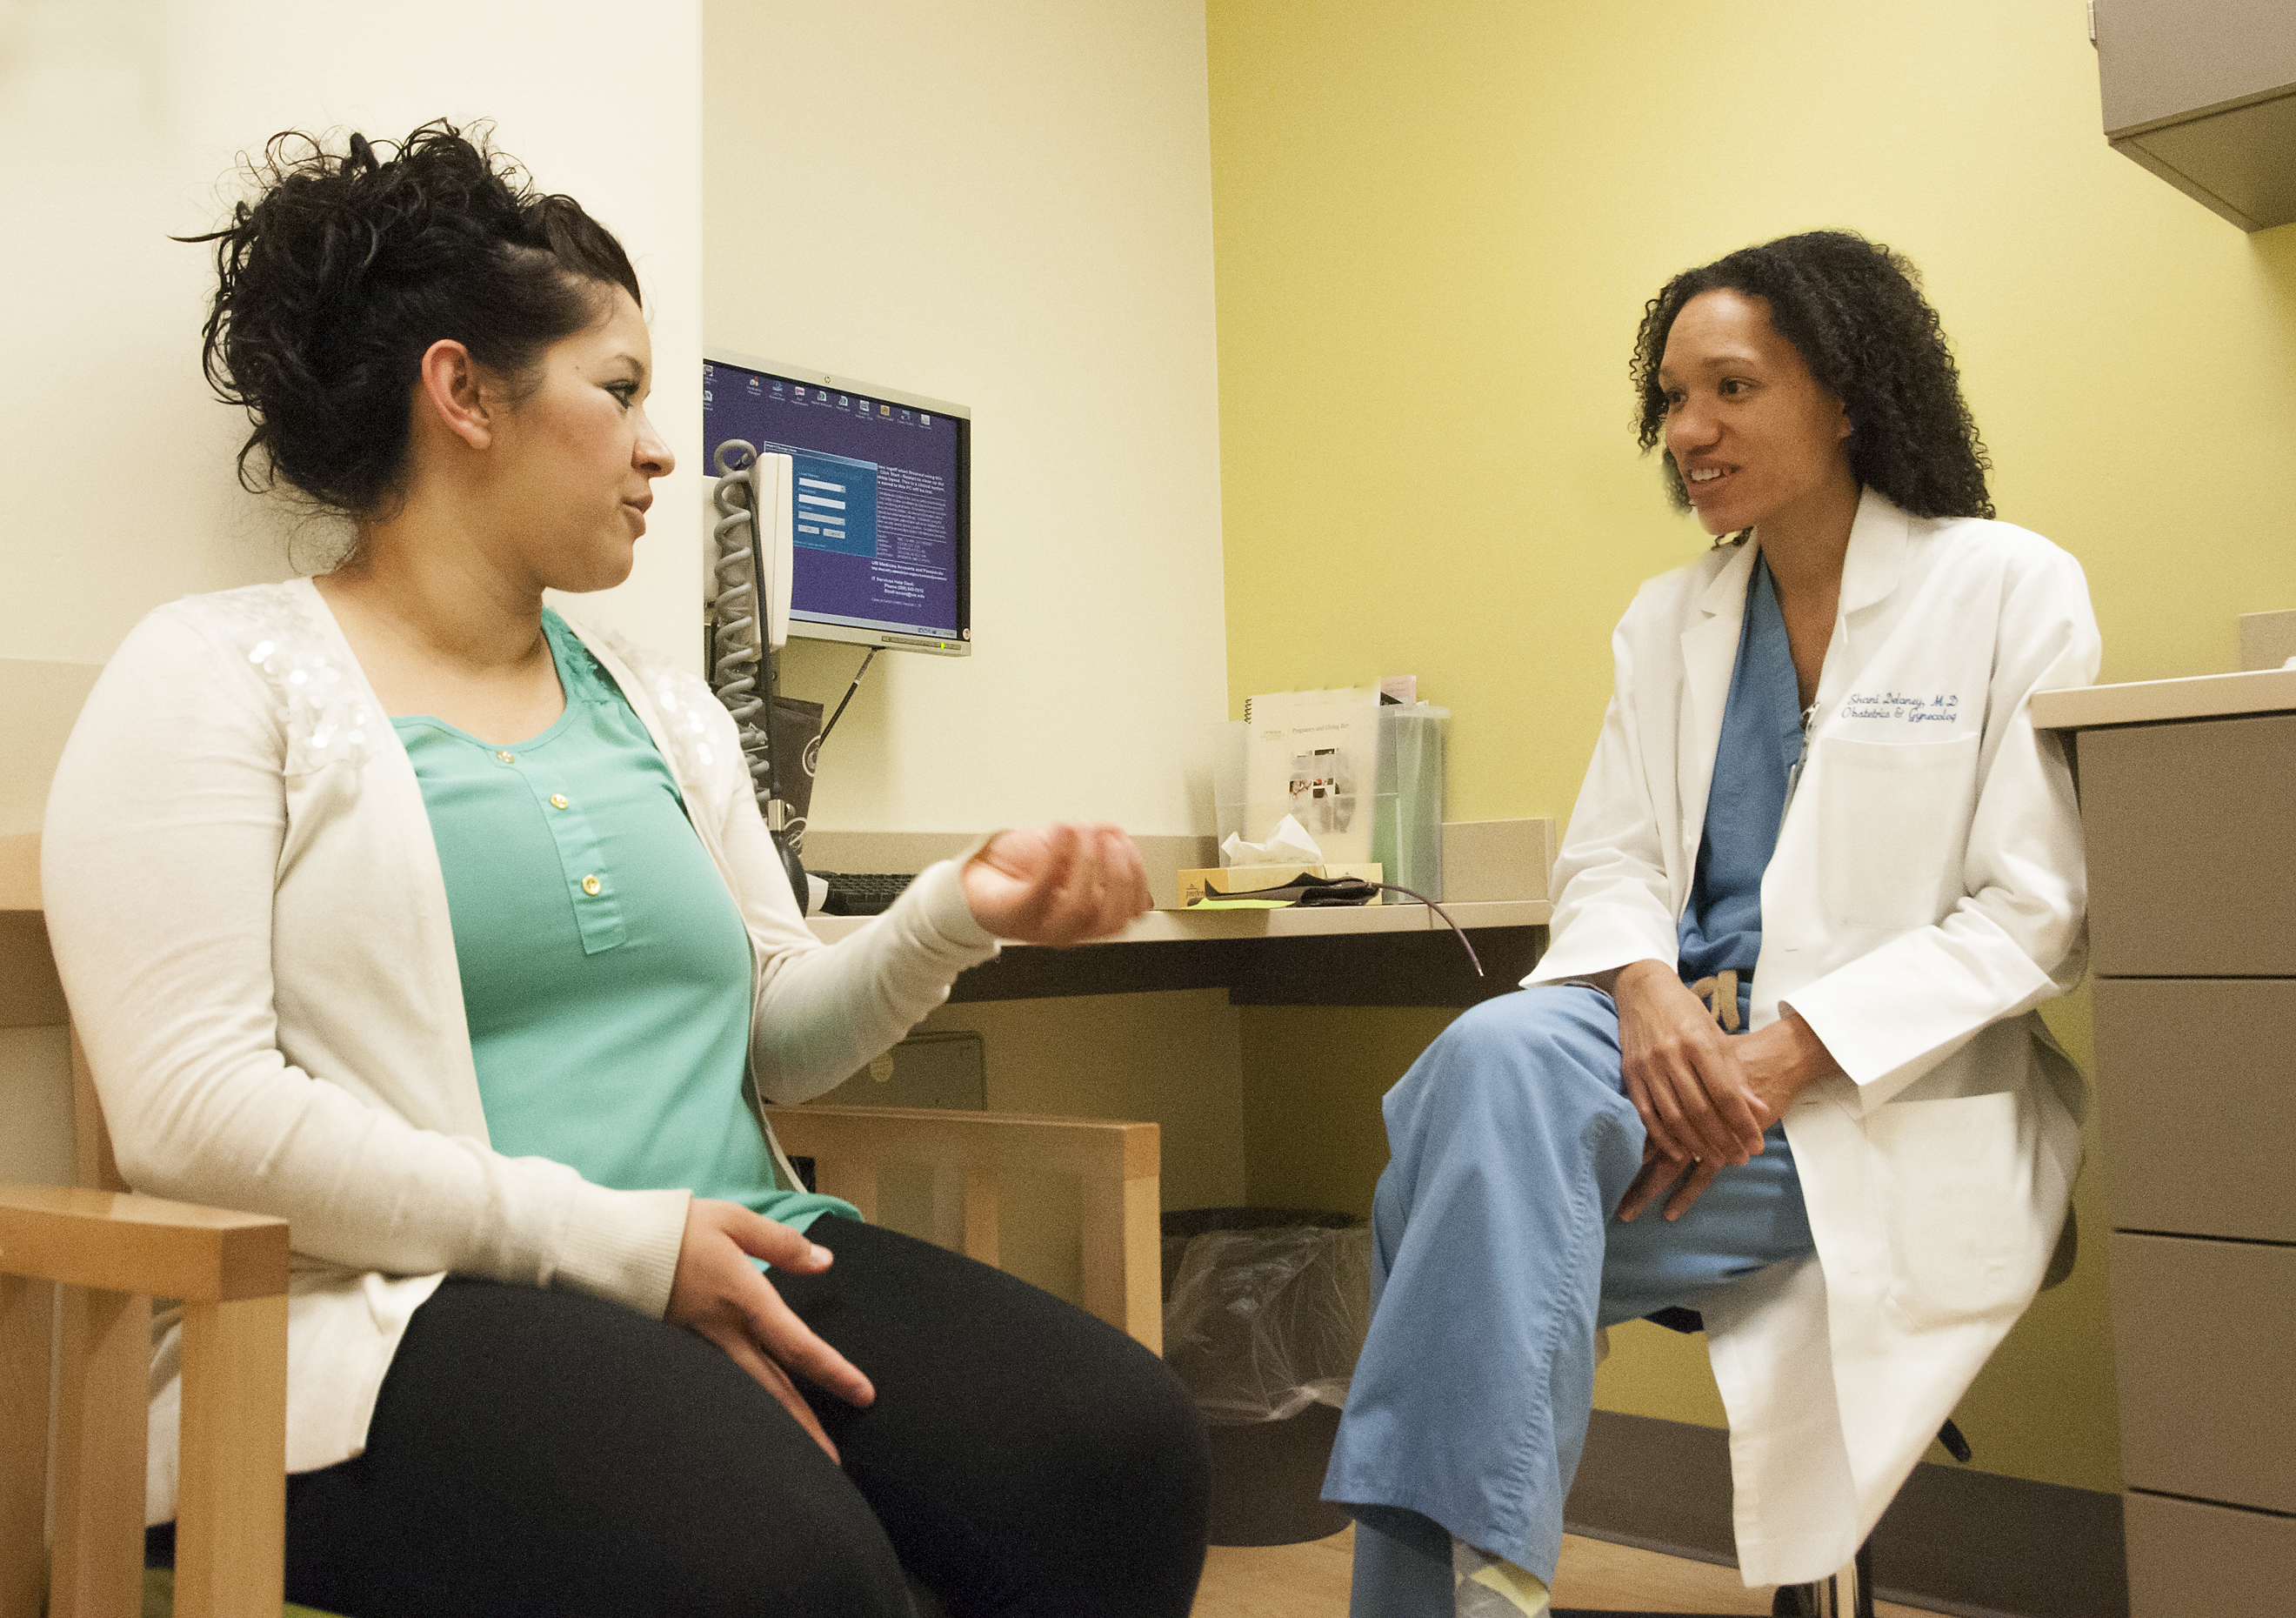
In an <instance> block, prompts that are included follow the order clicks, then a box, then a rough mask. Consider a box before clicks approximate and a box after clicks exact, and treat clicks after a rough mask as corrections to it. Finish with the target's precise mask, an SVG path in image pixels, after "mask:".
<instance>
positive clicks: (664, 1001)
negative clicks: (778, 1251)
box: [391, 612, 859, 1230]
mask: <svg viewBox="0 0 2296 1618" xmlns="http://www.w3.org/2000/svg"><path fill="white" fill-rule="evenodd" d="M543 629H544V632H545V635H546V636H547V637H548V638H549V642H550V650H551V655H552V657H553V659H554V660H555V661H556V663H557V665H558V680H559V684H560V686H562V688H563V690H564V692H565V695H566V711H565V712H564V713H563V714H562V715H560V716H559V719H558V720H557V722H556V723H555V724H553V725H552V726H551V727H550V728H549V729H547V730H545V731H544V732H543V733H542V734H541V735H537V736H534V737H532V738H530V739H529V740H527V741H524V742H518V743H512V744H511V745H509V746H506V747H496V746H494V745H493V744H492V743H486V742H481V741H480V740H479V739H478V738H477V737H476V736H473V735H470V734H469V733H468V732H465V731H461V730H457V729H455V727H453V726H452V725H448V724H447V723H445V722H444V721H442V720H439V719H431V718H430V717H428V716H427V715H411V716H408V717H405V718H395V719H392V720H391V724H392V726H393V727H395V728H396V729H397V731H398V737H399V741H400V742H401V743H403V744H404V745H405V747H406V756H407V757H408V759H410V760H413V762H414V773H415V776H416V777H417V778H418V779H419V780H420V781H421V782H422V801H423V806H424V808H425V809H428V810H429V812H430V832H431V836H432V839H433V840H434V841H435V842H437V844H438V848H439V868H440V870H441V871H442V872H443V873H444V875H445V876H446V879H447V908H448V910H449V911H450V913H451V917H452V921H453V924H454V932H455V959H456V962H457V964H458V965H459V966H460V968H461V972H462V979H463V1008H464V1012H465V1014H466V1015H467V1016H468V1019H469V1022H470V1031H471V1057H472V1059H473V1060H474V1061H475V1062H476V1063H477V1065H478V1073H479V1096H480V1102H481V1103H482V1104H483V1105H484V1107H485V1109H486V1116H487V1131H488V1134H489V1135H490V1136H491V1137H492V1138H493V1145H494V1148H495V1150H496V1151H497V1152H501V1153H503V1154H505V1155H508V1156H512V1157H546V1158H551V1159H553V1160H554V1161H556V1162H562V1163H565V1164H567V1165H569V1166H570V1167H571V1168H573V1169H574V1170H577V1171H578V1173H580V1174H581V1176H582V1177H583V1178H584V1179H587V1180H590V1181H592V1182H593V1183H594V1184H597V1185H601V1186H608V1187H614V1188H616V1189H619V1190H629V1191H636V1190H658V1189H663V1188H668V1187H685V1188H688V1189H691V1190H692V1191H693V1194H694V1195H696V1196H708V1197H720V1198H724V1199H726V1200H727V1201H731V1202H737V1203H742V1204H743V1205H745V1206H747V1207H750V1208H752V1209H755V1210H756V1211H758V1212H759V1213H762V1214H765V1215H767V1217H769V1218H772V1219H776V1220H781V1221H783V1223H785V1224H789V1225H793V1226H795V1227H796V1228H798V1229H800V1230H802V1229H804V1228H807V1227H808V1225H810V1224H811V1223H812V1222H813V1221H814V1220H816V1219H817V1218H819V1217H820V1216H821V1215H822V1214H824V1213H827V1212H836V1213H840V1214H843V1215H846V1216H847V1217H849V1218H857V1217H859V1216H858V1215H857V1213H856V1212H855V1211H854V1210H853V1208H852V1207H851V1205H850V1204H849V1203H842V1202H840V1201H838V1200H837V1199H836V1198H834V1197H827V1196H816V1195H813V1194H812V1193H810V1192H807V1191H803V1190H791V1189H789V1188H786V1187H784V1186H783V1184H782V1183H781V1181H780V1179H778V1177H777V1176H776V1174H775V1167H774V1161H773V1154H772V1153H771V1152H770V1151H769V1150H768V1149H767V1146H766V1140H765V1135H764V1132H763V1130H762V1129H760V1128H759V1126H758V1120H757V1118H756V1116H755V1114H753V1113H751V1112H750V1108H749V1105H748V1103H747V1100H746V1098H745V1096H744V1094H743V1085H742V1078H743V1074H744V1072H745V1071H746V1064H747V1062H748V1057H749V1047H750V1014H751V1007H752V1005H753V1000H752V992H751V973H752V963H751V957H750V938H749V932H748V930H747V929H746V928H744V927H743V926H742V917H741V913H740V912H739V910H737V909H736V908H735V907H734V899H733V896H732V895H731V894H730V893H728V892H727V891H726V883H725V882H724V880H723V879H722V878H721V877H720V876H719V875H718V873H717V866H716V865H715V864H714V863H713V862H712V861H711V860H710V858H709V851H708V850H705V849H704V848H703V847H702V846H701V838H700V837H699V836H697V835H696V834H694V831H693V826H692V825H690V824H689V823H688V822H687V820H686V817H685V801H684V800H683V799H682V798H681V797H680V796H679V794H678V790H677V783H676V780H675V778H674V777H673V776H671V774H670V771H669V767H668V764H667V763H665V762H664V761H663V760H662V757H661V755H660V752H657V751H656V750H655V747H654V744H653V738H652V736H650V735H647V733H646V728H645V726H644V723H643V722H642V721H641V720H640V719H638V717H637V715H636V714H635V713H634V712H633V711H631V709H630V705H629V703H628V702H627V701H625V700H624V699H623V696H622V693H621V689H620V687H619V686H616V685H615V684H614V681H613V678H612V677H611V675H609V674H607V672H606V671H605V669H603V668H601V667H600V666H599V664H598V662H597V661H596V660H595V659H594V658H593V657H592V656H591V655H590V653H589V652H588V650H587V649H586V647H585V646H584V645H582V642H581V640H580V639H579V637H577V636H576V635H575V634H574V632H573V631H572V630H571V629H570V628H567V627H566V624H565V622H564V620H562V619H560V618H559V616H558V615H557V614H556V613H554V612H545V613H544V614H543Z"/></svg>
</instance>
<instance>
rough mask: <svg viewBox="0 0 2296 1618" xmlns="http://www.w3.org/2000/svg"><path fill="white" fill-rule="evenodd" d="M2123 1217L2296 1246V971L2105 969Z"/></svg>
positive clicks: (2115, 1209) (2105, 1034) (2109, 1136)
mask: <svg viewBox="0 0 2296 1618" xmlns="http://www.w3.org/2000/svg"><path fill="white" fill-rule="evenodd" d="M2095 995H2096V1080H2097V1097H2098V1100H2099V1101H2100V1103H2101V1104H2102V1105H2103V1135H2104V1166H2105V1172H2106V1174H2107V1176H2108V1178H2109V1179H2110V1195H2111V1202H2112V1222H2113V1224H2114V1225H2115V1226H2117V1227H2119V1228H2122V1229H2126V1230H2151V1231H2163V1232H2170V1233H2173V1234H2176V1235H2179V1236H2231V1237H2235V1238H2237V1239H2239V1240H2242V1241H2251V1242H2296V1197H2292V1196H2290V1195H2288V1185H2287V1180H2288V1176H2289V1175H2290V1174H2292V1173H2296V978H2100V979H2098V980H2097V982H2096V988H2095Z"/></svg>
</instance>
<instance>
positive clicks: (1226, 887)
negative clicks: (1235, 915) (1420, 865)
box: [1180, 865, 1387, 910]
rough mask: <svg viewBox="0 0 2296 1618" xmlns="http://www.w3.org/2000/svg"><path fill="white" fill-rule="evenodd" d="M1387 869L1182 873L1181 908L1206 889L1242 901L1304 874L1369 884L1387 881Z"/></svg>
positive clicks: (1244, 868) (1233, 868)
mask: <svg viewBox="0 0 2296 1618" xmlns="http://www.w3.org/2000/svg"><path fill="white" fill-rule="evenodd" d="M1383 868H1384V867H1382V866H1378V865H1360V866H1348V865H1321V866H1296V865H1292V866H1212V867H1210V869H1207V870H1199V871H1183V872H1181V873H1180V908H1181V909H1183V910H1185V909H1186V908H1188V907H1189V906H1190V905H1193V904H1194V903H1195V902H1196V901H1197V900H1198V899H1201V898H1202V897H1203V896H1204V892H1205V890H1206V889H1210V891H1212V892H1213V893H1215V894H1218V895H1219V896H1220V897H1222V898H1226V899H1239V898H1242V897H1243V896H1245V895H1247V894H1250V893H1251V892H1252V891H1255V890H1257V889H1260V888H1281V887H1286V886H1288V885H1290V884H1291V883H1292V882H1294V881H1296V880H1298V878H1299V876H1300V873H1301V872H1303V871H1304V872H1306V873H1307V874H1308V875H1310V876H1322V877H1333V876H1360V877H1362V878H1363V879H1364V880H1365V882H1384V881H1386V880H1387V879H1386V878H1385V877H1383V876H1382V875H1380V872H1381V871H1382V869H1383ZM1386 897H1387V895H1385V894H1384V893H1374V894H1373V895H1372V896H1371V902H1372V903H1374V904H1377V903H1379V902H1380V900H1382V899H1385V898H1386Z"/></svg>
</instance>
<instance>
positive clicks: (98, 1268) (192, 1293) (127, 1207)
mask: <svg viewBox="0 0 2296 1618" xmlns="http://www.w3.org/2000/svg"><path fill="white" fill-rule="evenodd" d="M0 1274H4V1275H12V1276H23V1277H29V1278H30V1279H35V1280H41V1281H55V1282H60V1283H61V1284H62V1285H66V1286H85V1287H91V1288H94V1289H95V1290H97V1291H102V1292H120V1293H134V1294H143V1295H145V1296H158V1297H162V1298H180V1299H182V1300H183V1301H184V1302H187V1303H231V1302H238V1301H240V1300H242V1299H246V1298H268V1297H276V1296H280V1295H283V1294H285V1292H286V1291H287V1221H286V1220H275V1219H266V1218H264V1217H262V1216H261V1215H258V1214H252V1213H231V1212H226V1211H223V1210H221V1209H217V1208H202V1207H199V1206H197V1205H195V1204H193V1203H171V1202H166V1201H163V1200H162V1199H160V1198H159V1197H156V1196H140V1195H136V1194H135V1193H134V1192H119V1191H83V1190H78V1189H68V1188H65V1187H55V1186H14V1185H0Z"/></svg>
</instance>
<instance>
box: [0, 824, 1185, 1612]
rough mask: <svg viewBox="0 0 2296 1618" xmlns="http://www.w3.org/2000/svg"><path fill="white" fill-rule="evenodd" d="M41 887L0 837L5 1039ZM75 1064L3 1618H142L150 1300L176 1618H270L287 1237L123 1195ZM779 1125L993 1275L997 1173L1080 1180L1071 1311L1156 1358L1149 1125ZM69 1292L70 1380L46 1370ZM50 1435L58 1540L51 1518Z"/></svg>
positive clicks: (8, 1473)
mask: <svg viewBox="0 0 2296 1618" xmlns="http://www.w3.org/2000/svg"><path fill="white" fill-rule="evenodd" d="M38 872H39V850H38V839H37V837H34V836H17V837H0V1030H5V1029H33V1028H46V1027H61V1026H65V1025H67V1022H68V1019H67V1012H66V1007H65V1006H64V1000H63V993H62V990H61V986H60V985H59V984H58V982H57V981H56V975H55V965H54V963H53V959H52V958H51V957H50V956H49V953H48V947H47V932H46V928H45V924H44V922H43V920H42V916H41V912H40V899H39V876H38ZM70 1052H71V1064H72V1070H73V1071H72V1092H73V1096H72V1100H73V1105H72V1119H73V1138H74V1154H73V1155H74V1165H73V1167H74V1175H75V1178H76V1179H78V1182H79V1187H80V1188H77V1189H65V1188H61V1187H45V1186H9V1185H0V1618H36V1615H37V1614H40V1613H42V1612H43V1611H45V1612H48V1613H51V1614H54V1618H135V1614H139V1613H141V1612H142V1611H143V1482H144V1468H145V1426H146V1420H147V1417H146V1406H147V1403H148V1398H149V1391H148V1390H149V1377H150V1360H151V1318H152V1298H153V1297H155V1296H156V1297H164V1298H176V1299H180V1300H182V1302H183V1304H184V1345H183V1347H184V1355H183V1369H184V1416H183V1422H184V1425H183V1437H182V1451H183V1458H182V1473H181V1507H180V1512H179V1515H178V1518H177V1524H176V1579H175V1600H176V1607H175V1611H176V1614H177V1618H224V1615H225V1614H230V1615H231V1618H247V1615H249V1614H272V1613H277V1612H279V1611H280V1610H281V1606H282V1600H283V1597H282V1589H281V1583H282V1558H283V1546H284V1530H283V1519H284V1514H285V1509H286V1432H287V1425H286V1366H287V1297H286V1293H287V1251H288V1229H287V1226H286V1224H285V1222H284V1221H283V1220H273V1219H263V1218H258V1217H255V1216H252V1215H248V1214H241V1213H230V1212H223V1211H217V1210H214V1209H208V1208H198V1207H193V1206H191V1205H189V1204H185V1203H168V1202H163V1201H160V1199H158V1198H154V1197H147V1196H139V1195H134V1194H132V1193H130V1192H128V1191H127V1187H126V1186H125V1184H124V1183H123V1182H122V1181H121V1180H120V1178H119V1170H118V1169H117V1167H116V1166H115V1165H114V1163H113V1161H112V1156H111V1141H110V1138H109V1136H108V1135H107V1133H106V1132H105V1129H104V1127H103V1119H102V1113H101V1112H100V1110H99V1109H98V1107H97V1104H96V1096H95V1090H94V1084H93V1082H92V1081H91V1080H90V1077H89V1074H88V1072H87V1065H86V1060H85V1058H84V1057H83V1056H82V1055H81V1054H80V1049H79V1043H78V1039H71V1040H70ZM770 1112H771V1113H772V1116H773V1120H774V1129H775V1133H776V1134H778V1135H779V1136H780V1137H781V1139H782V1141H783V1145H784V1146H786V1147H787V1149H788V1150H789V1151H790V1153H791V1154H793V1155H796V1156H799V1157H809V1158H811V1159H813V1160H814V1163H815V1176H816V1183H817V1185H818V1187H819V1188H820V1189H821V1190H823V1191H825V1192H828V1193H830V1194H831V1195H837V1196H841V1197H844V1198H845V1199H846V1200H847V1201H849V1202H850V1203H853V1204H854V1205H855V1206H856V1207H857V1208H859V1209H860V1210H861V1211H862V1213H863V1214H864V1215H865V1216H868V1217H873V1216H874V1215H875V1212H876V1206H877V1186H878V1175H879V1171H880V1170H881V1167H883V1166H884V1165H887V1164H890V1163H895V1162H915V1163H922V1164H924V1165H926V1166H927V1167H928V1168H929V1169H930V1170H931V1175H932V1184H933V1215H932V1228H931V1231H930V1232H928V1233H925V1234H928V1235H929V1236H931V1239H932V1240H934V1241H936V1242H938V1243H939V1244H941V1245H943V1246H946V1247H949V1248H951V1249H953V1250H955V1251H958V1252H962V1253H967V1254H969V1255H971V1256H972V1257H974V1258H977V1259H980V1260H981V1261H984V1262H987V1263H990V1264H994V1263H995V1262H996V1254H997V1188H996V1181H997V1173H998V1170H1001V1169H1005V1168H1027V1169H1030V1170H1050V1171H1054V1172H1065V1173H1070V1174H1074V1175H1076V1176H1077V1177H1078V1179H1079V1180H1080V1181H1081V1183H1082V1188H1083V1196H1082V1230H1081V1233H1080V1234H1081V1236H1082V1241H1083V1251H1084V1277H1085V1298H1084V1304H1085V1307H1086V1308H1087V1309H1088V1310H1091V1311H1092V1312H1093V1313H1094V1314H1095V1315H1097V1316H1099V1317H1100V1318H1102V1319H1103V1320H1107V1321H1109V1322H1111V1324H1113V1325H1116V1326H1120V1327H1122V1328H1123V1329H1125V1330H1126V1331H1128V1332H1129V1333H1131V1335H1133V1336H1135V1337H1136V1338H1138V1339H1139V1340H1140V1341H1141V1342H1142V1343H1145V1344H1146V1345H1147V1346H1148V1347H1149V1348H1151V1349H1152V1350H1156V1351H1161V1348H1162V1342H1163V1322H1162V1314H1161V1308H1160V1302H1159V1278H1160V1240H1159V1236H1158V1229H1157V1213H1158V1170H1159V1138H1158V1130H1157V1126H1156V1125H1154V1124H1152V1123H1120V1122H1111V1121H1103V1120H1100V1119H1078V1118H1042V1117H1029V1116H1021V1115H1015V1114H999V1113H955V1112H934V1111H913V1110H897V1109H881V1108H872V1107H820V1108H812V1107H775V1108H772V1109H770ZM59 1288H60V1289H61V1316H62V1332H61V1356H60V1359H57V1358H53V1357H52V1352H51V1344H52V1343H53V1342H54V1341H56V1340H57V1339H56V1338H55V1336H54V1323H55V1319H56V1311H57V1308H58V1289H59ZM52 1384H53V1386H54V1388H55V1390H56V1397H55V1399H54V1400H53V1409H52V1407H51V1400H50V1388H51V1386H52ZM52 1434H53V1441H54V1448H55V1468H54V1480H55V1491H54V1496H53V1539H52V1541H51V1540H50V1539H49V1536H47V1535H45V1533H44V1532H43V1526H44V1522H43V1520H44V1515H45V1507H46V1506H47V1504H48V1500H49V1495H48V1478H49V1468H48V1455H49V1447H50V1438H51V1435H52ZM44 1590H45V1594H46V1598H47V1603H48V1604H47V1606H45V1607H44V1606H43V1605H42V1600H43V1592H44Z"/></svg>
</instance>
